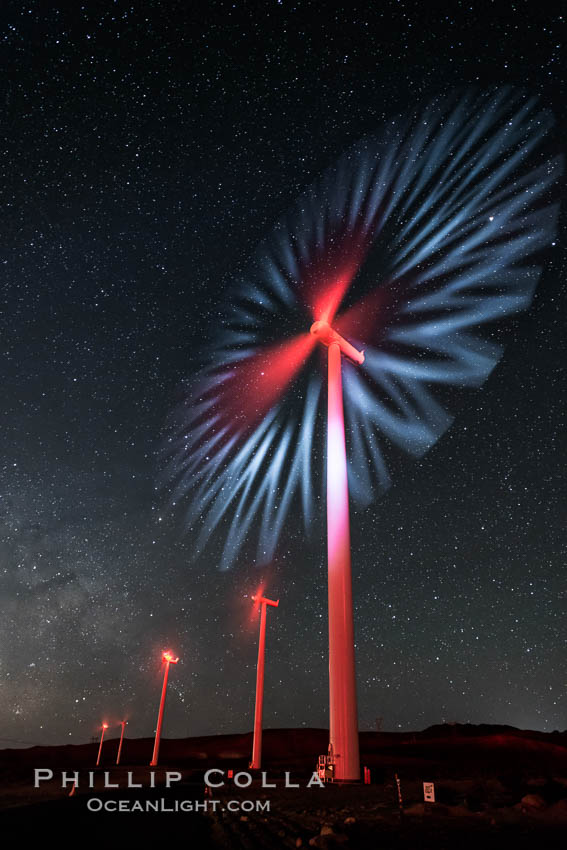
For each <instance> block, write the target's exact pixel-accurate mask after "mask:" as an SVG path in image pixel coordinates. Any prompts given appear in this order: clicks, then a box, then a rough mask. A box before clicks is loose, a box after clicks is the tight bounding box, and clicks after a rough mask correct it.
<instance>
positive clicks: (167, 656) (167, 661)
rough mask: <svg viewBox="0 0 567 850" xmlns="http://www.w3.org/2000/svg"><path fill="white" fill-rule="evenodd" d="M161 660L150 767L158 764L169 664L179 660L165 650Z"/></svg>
mask: <svg viewBox="0 0 567 850" xmlns="http://www.w3.org/2000/svg"><path fill="white" fill-rule="evenodd" d="M162 659H163V661H164V664H165V669H164V671H163V686H162V689H161V699H160V702H159V712H158V722H157V727H156V737H155V741H154V752H153V755H152V760H151V762H150V767H156V766H157V763H158V757H159V745H160V741H161V726H162V723H163V710H164V707H165V692H166V690H167V677H168V675H169V666H170V664H177V662H178V661H179V658H177V657H175V656H174V655H173V653H172V652H170V651H169V650H166V651H165V652H163V653H162Z"/></svg>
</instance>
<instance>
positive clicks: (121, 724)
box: [116, 720, 128, 764]
mask: <svg viewBox="0 0 567 850" xmlns="http://www.w3.org/2000/svg"><path fill="white" fill-rule="evenodd" d="M127 723H128V721H127V720H121V721H120V726H121V727H122V729H121V731H120V743H119V744H118V753H117V754H116V764H120V755H121V753H122V743H123V741H124V729H125V727H126V724H127Z"/></svg>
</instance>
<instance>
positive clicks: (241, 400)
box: [163, 87, 563, 781]
mask: <svg viewBox="0 0 567 850" xmlns="http://www.w3.org/2000/svg"><path fill="white" fill-rule="evenodd" d="M553 123H554V121H553V116H552V115H551V114H550V113H549V112H548V111H547V110H545V109H543V108H542V107H541V105H540V103H539V100H538V98H537V97H533V96H530V95H527V94H526V93H525V92H523V91H517V90H515V89H513V88H510V87H503V88H500V89H491V90H489V91H487V92H483V91H481V90H479V89H476V88H475V89H470V90H466V91H464V92H462V91H461V92H457V93H454V94H449V95H443V96H440V97H437V98H434V99H433V100H432V101H431V102H429V103H426V104H425V105H423V106H419V107H418V108H416V110H415V111H414V113H413V114H411V115H409V116H405V115H404V116H398V117H395V118H394V119H392V120H388V121H387V122H385V123H384V124H383V126H382V127H381V129H379V130H378V132H377V133H376V134H374V135H371V136H367V137H366V138H364V139H362V140H361V141H360V142H359V143H357V144H356V145H354V146H353V147H352V148H351V149H350V150H348V151H347V152H346V153H345V154H343V155H342V156H341V157H340V158H339V159H338V160H337V162H336V163H335V164H334V165H332V166H330V167H329V168H328V169H327V171H326V172H325V173H324V174H323V175H322V177H321V178H320V179H318V180H317V181H316V182H315V183H314V184H313V185H312V186H310V187H309V188H308V189H307V190H306V191H305V193H304V194H303V195H302V196H301V198H299V200H298V201H297V203H296V204H295V205H294V206H293V207H292V208H291V210H290V212H289V213H288V214H287V215H285V216H284V217H283V218H282V219H281V220H280V221H279V222H278V223H277V225H276V226H275V227H274V228H273V231H272V232H271V233H270V234H269V235H268V236H267V237H266V239H265V240H264V241H263V242H262V243H261V244H260V246H259V247H258V249H257V251H256V253H255V254H254V257H253V259H252V261H251V263H250V266H249V268H248V270H247V272H246V273H245V274H244V275H240V276H239V277H238V278H237V279H236V281H235V285H234V288H233V297H232V300H231V302H230V303H229V305H228V308H227V309H226V313H225V315H224V317H223V319H222V321H221V322H218V323H217V332H216V334H217V335H216V340H215V343H214V345H213V347H212V348H211V349H209V350H205V351H203V357H202V361H201V363H200V364H199V367H200V368H197V365H196V366H195V369H194V372H195V375H197V376H198V377H196V378H195V379H194V382H192V388H191V391H190V392H188V393H186V397H185V399H184V401H183V402H182V404H181V405H180V406H179V408H178V409H177V411H176V412H175V413H174V414H173V416H172V419H171V427H170V432H169V434H168V436H167V438H166V440H165V442H164V454H165V456H166V462H165V468H164V474H163V479H164V484H165V485H166V486H167V488H168V489H169V495H170V501H171V503H172V504H173V505H179V504H184V505H186V507H187V510H186V513H185V522H186V525H187V528H189V529H191V532H192V534H194V535H195V538H196V539H195V540H194V551H195V552H196V554H199V553H200V552H201V551H202V550H203V548H204V547H205V546H206V545H207V544H208V542H209V540H210V539H211V538H213V539H216V540H217V541H218V540H219V539H220V529H222V538H223V539H224V541H225V542H224V548H223V549H222V553H221V554H220V560H221V564H222V567H223V568H228V567H230V566H231V565H233V564H234V563H235V562H236V561H237V560H238V557H239V555H240V553H241V552H242V550H243V548H244V547H245V546H248V545H249V544H250V543H251V541H252V540H253V539H254V540H256V541H257V559H258V561H259V562H260V563H261V562H264V563H267V562H270V561H272V560H273V559H274V557H275V552H276V546H277V543H278V540H279V539H280V538H281V536H282V534H283V529H284V526H285V522H286V519H287V517H288V515H289V513H290V510H291V507H292V505H294V507H297V505H298V504H301V506H302V508H303V516H304V521H305V528H306V531H309V530H310V529H311V528H312V527H313V519H314V515H315V511H316V509H317V506H318V504H319V502H318V497H319V495H320V493H321V491H322V489H323V480H322V479H323V476H322V475H321V472H320V471H319V468H318V467H317V466H316V465H315V463H314V460H315V459H317V458H318V457H319V455H318V452H317V449H316V447H317V446H318V445H319V444H320V443H321V442H322V441H323V434H322V433H321V427H322V426H321V423H322V421H324V418H323V416H322V415H320V414H322V412H323V411H322V408H323V403H324V401H323V400H324V396H325V383H326V384H327V396H328V398H327V422H326V428H327V434H326V441H327V458H326V476H327V532H328V534H327V536H328V540H327V552H328V559H329V563H328V573H329V682H330V697H329V705H330V727H331V732H330V745H331V747H332V750H333V757H335V758H336V765H335V768H336V769H335V777H336V778H337V779H339V780H341V781H349V780H356V779H358V778H359V765H358V755H357V747H358V744H357V728H356V727H357V721H356V714H357V710H356V687H355V674H354V635H353V616H352V591H351V577H350V553H349V498H350V501H351V504H353V505H355V506H357V507H368V505H369V504H370V503H371V502H372V501H373V500H374V499H375V498H377V497H379V496H381V495H382V494H383V493H384V492H385V491H386V490H387V489H388V487H389V486H390V484H391V472H392V470H396V471H397V472H399V470H400V469H403V464H404V462H405V461H404V459H405V458H406V457H407V456H408V455H409V456H413V457H414V458H419V457H422V456H423V455H424V454H425V453H426V452H427V451H428V450H429V449H430V448H431V447H432V446H433V445H434V444H435V443H436V442H437V440H438V439H439V438H440V437H441V436H442V434H443V433H444V432H445V431H446V430H447V428H448V427H449V426H450V424H451V423H452V421H453V414H452V413H450V412H449V408H451V409H452V408H454V407H455V406H457V405H458V403H459V402H460V401H461V398H462V397H463V395H464V391H465V390H466V389H469V388H477V387H479V386H481V385H482V383H483V382H484V381H485V380H486V379H487V377H488V376H489V375H490V373H491V371H492V369H493V368H494V366H495V365H496V364H497V362H498V360H499V359H500V357H501V356H502V353H503V345H502V340H503V331H504V325H505V322H506V320H507V319H509V318H510V317H511V316H513V315H514V314H515V313H517V312H520V311H522V310H526V309H527V308H528V307H529V306H530V304H531V300H532V297H533V293H534V291H535V287H536V285H537V281H538V278H539V274H540V272H541V268H542V263H543V260H544V257H545V253H546V251H547V250H548V249H549V248H550V246H551V244H552V241H553V238H554V235H555V232H556V225H557V215H558V203H557V197H558V187H559V178H560V176H561V172H562V165H563V163H562V159H561V157H560V156H555V155H553V153H552V152H551V148H550V145H549V137H550V133H551V129H552V127H553ZM309 328H311V333H310V332H309ZM347 338H348V339H350V340H351V342H352V343H354V345H351V344H350V343H348V342H347ZM359 341H363V344H364V355H363V354H362V352H361V351H360V350H359V349H360V348H361V347H362V343H360V342H359ZM318 343H322V344H323V345H326V346H327V347H328V349H329V350H328V363H327V380H326V382H325V381H324V378H323V370H322V369H321V368H320V359H319V358H318V357H316V356H315V352H314V349H315V347H316V346H317V344H318ZM356 344H358V348H357V347H356ZM341 384H342V387H341ZM345 426H346V434H347V443H346V450H345Z"/></svg>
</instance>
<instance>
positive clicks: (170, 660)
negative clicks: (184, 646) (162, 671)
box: [163, 649, 179, 664]
mask: <svg viewBox="0 0 567 850" xmlns="http://www.w3.org/2000/svg"><path fill="white" fill-rule="evenodd" d="M163 660H164V661H167V662H168V663H169V664H177V662H178V661H179V658H176V657H175V656H174V655H173V653H172V652H170V650H169V649H168V650H166V651H165V652H164V653H163Z"/></svg>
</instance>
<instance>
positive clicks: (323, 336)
mask: <svg viewBox="0 0 567 850" xmlns="http://www.w3.org/2000/svg"><path fill="white" fill-rule="evenodd" d="M310 333H311V334H313V336H314V337H315V339H317V340H318V341H319V342H322V343H323V345H326V346H327V347H328V346H329V345H333V343H336V344H337V345H338V346H339V348H340V349H341V351H342V353H343V354H345V355H346V356H347V357H348V358H350V360H354V362H355V363H358V364H361V363H364V351H358V350H357V349H356V348H355V347H354V345H351V344H350V342H347V341H346V339H345V338H344V337H342V336H341V335H340V334H339V333H337V331H335V330H333V328H332V327H331V326H330V324H329V323H328V322H313V324H312V325H311V330H310Z"/></svg>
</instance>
